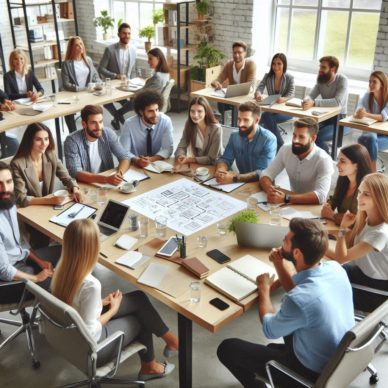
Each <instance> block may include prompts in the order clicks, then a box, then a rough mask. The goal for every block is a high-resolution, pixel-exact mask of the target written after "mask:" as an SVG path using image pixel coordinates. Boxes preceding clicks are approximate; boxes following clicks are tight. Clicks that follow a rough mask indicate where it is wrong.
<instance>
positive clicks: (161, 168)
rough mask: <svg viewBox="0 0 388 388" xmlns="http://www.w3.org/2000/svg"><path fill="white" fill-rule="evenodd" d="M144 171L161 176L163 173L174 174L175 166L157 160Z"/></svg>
mask: <svg viewBox="0 0 388 388" xmlns="http://www.w3.org/2000/svg"><path fill="white" fill-rule="evenodd" d="M144 169H145V170H148V171H151V172H155V173H157V174H160V173H162V172H172V170H173V169H174V166H173V165H172V164H170V163H167V162H164V161H163V160H157V161H155V162H152V163H150V164H149V165H148V166H146V167H144Z"/></svg>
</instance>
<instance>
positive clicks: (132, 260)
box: [115, 251, 150, 269]
mask: <svg viewBox="0 0 388 388" xmlns="http://www.w3.org/2000/svg"><path fill="white" fill-rule="evenodd" d="M149 259H150V257H149V256H146V255H143V254H142V253H140V252H136V251H129V252H126V253H124V255H122V256H120V257H119V258H118V259H117V260H116V261H115V262H116V263H117V264H121V265H124V266H126V267H129V268H131V269H136V268H138V267H140V266H141V265H143V264H144V263H146V262H147V261H148V260H149Z"/></svg>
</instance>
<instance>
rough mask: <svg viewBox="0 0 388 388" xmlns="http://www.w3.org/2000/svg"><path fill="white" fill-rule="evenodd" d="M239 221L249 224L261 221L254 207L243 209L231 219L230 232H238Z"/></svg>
mask: <svg viewBox="0 0 388 388" xmlns="http://www.w3.org/2000/svg"><path fill="white" fill-rule="evenodd" d="M239 222H245V223H248V224H257V223H258V222H259V216H258V214H257V213H256V212H255V211H254V210H252V209H247V210H243V211H241V212H240V213H237V214H236V215H235V216H234V217H233V218H232V219H231V221H230V224H229V228H228V230H229V232H234V233H236V231H237V228H236V226H237V223H239Z"/></svg>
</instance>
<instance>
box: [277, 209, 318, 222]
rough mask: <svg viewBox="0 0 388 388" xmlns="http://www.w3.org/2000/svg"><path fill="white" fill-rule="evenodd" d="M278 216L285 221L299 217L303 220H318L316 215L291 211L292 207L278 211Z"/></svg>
mask: <svg viewBox="0 0 388 388" xmlns="http://www.w3.org/2000/svg"><path fill="white" fill-rule="evenodd" d="M280 215H281V216H282V217H283V218H285V219H286V220H292V219H293V218H296V217H300V218H305V219H318V218H320V217H318V216H317V215H316V214H313V213H311V212H310V211H301V210H296V209H293V208H292V207H286V208H284V209H282V210H281V211H280Z"/></svg>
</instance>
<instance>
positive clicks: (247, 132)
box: [238, 125, 255, 137]
mask: <svg viewBox="0 0 388 388" xmlns="http://www.w3.org/2000/svg"><path fill="white" fill-rule="evenodd" d="M254 128H255V125H251V126H250V127H249V128H248V129H246V130H245V131H242V130H241V128H239V129H238V133H239V135H240V136H241V137H248V136H249V134H250V133H251V132H252V131H253V130H254Z"/></svg>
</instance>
